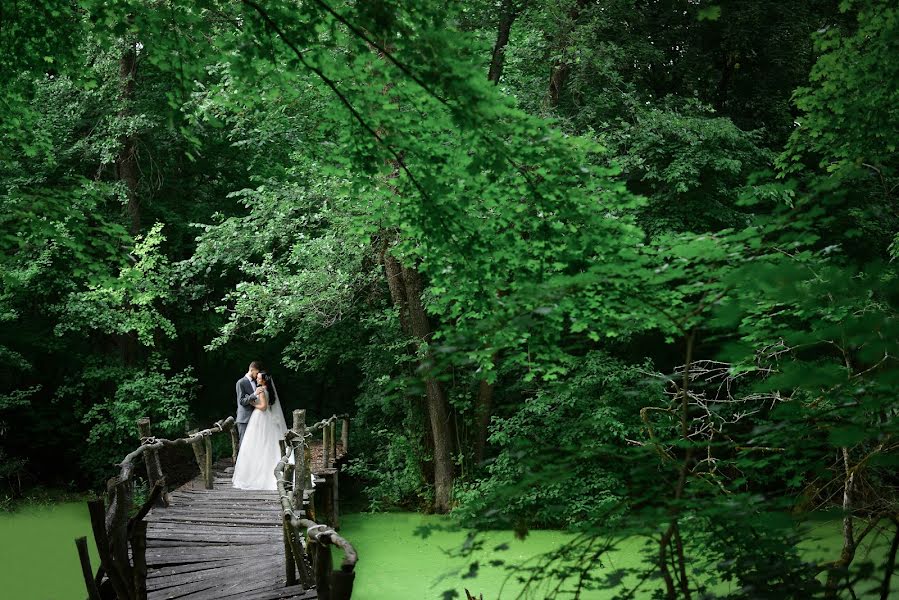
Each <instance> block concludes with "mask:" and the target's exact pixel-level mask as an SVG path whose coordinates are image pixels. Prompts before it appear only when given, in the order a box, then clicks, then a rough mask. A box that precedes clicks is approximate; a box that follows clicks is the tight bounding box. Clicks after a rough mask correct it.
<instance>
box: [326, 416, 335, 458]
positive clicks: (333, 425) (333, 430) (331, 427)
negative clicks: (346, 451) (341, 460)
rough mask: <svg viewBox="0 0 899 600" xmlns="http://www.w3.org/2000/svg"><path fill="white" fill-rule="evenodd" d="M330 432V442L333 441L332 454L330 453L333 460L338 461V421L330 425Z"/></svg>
mask: <svg viewBox="0 0 899 600" xmlns="http://www.w3.org/2000/svg"><path fill="white" fill-rule="evenodd" d="M328 432H329V433H330V435H329V436H328V437H329V438H330V441H331V452H330V456H331V460H333V461H336V460H337V440H336V439H335V438H336V435H337V422H336V421H332V422H331V423H330V424H329V425H328Z"/></svg>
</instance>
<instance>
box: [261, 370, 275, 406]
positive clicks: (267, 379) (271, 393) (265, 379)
mask: <svg viewBox="0 0 899 600" xmlns="http://www.w3.org/2000/svg"><path fill="white" fill-rule="evenodd" d="M259 374H260V375H262V383H263V384H265V389H267V390H268V397H269V404H274V403H275V402H277V401H278V394H277V392H275V389H274V387H275V386H273V385H272V376H271V375H269V374H268V373H267V372H266V371H259Z"/></svg>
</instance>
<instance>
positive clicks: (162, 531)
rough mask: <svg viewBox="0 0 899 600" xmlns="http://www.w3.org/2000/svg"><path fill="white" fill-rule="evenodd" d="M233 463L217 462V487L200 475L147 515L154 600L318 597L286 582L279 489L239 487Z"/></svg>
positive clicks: (150, 589) (151, 599) (149, 577)
mask: <svg viewBox="0 0 899 600" xmlns="http://www.w3.org/2000/svg"><path fill="white" fill-rule="evenodd" d="M230 463H231V461H230V459H228V460H226V461H221V462H219V463H216V465H215V480H214V488H213V489H212V490H207V489H205V487H204V486H203V480H202V477H199V476H198V477H197V478H195V479H194V480H192V481H190V482H188V483H187V484H185V485H183V486H182V487H180V488H178V489H177V490H176V491H174V492H172V494H171V498H172V505H171V506H169V507H168V508H155V509H153V510H152V511H150V514H149V515H147V518H146V521H147V565H148V574H147V591H148V598H149V600H162V599H168V598H171V599H174V598H183V599H184V600H219V599H231V600H237V599H241V600H272V599H275V598H292V599H295V600H306V599H311V598H317V597H318V596H317V594H316V592H315V590H304V589H303V588H302V587H301V586H299V585H296V586H291V587H285V572H284V571H285V567H284V541H283V540H284V538H283V534H282V513H281V509H280V504H279V502H278V495H277V492H266V491H245V490H236V489H234V488H232V487H231V472H232V470H233V467H231V466H230Z"/></svg>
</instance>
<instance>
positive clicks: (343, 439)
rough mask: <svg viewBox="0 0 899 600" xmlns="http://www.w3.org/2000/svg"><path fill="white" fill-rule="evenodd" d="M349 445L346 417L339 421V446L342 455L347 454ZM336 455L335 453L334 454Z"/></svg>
mask: <svg viewBox="0 0 899 600" xmlns="http://www.w3.org/2000/svg"><path fill="white" fill-rule="evenodd" d="M349 444H350V419H349V418H348V417H344V418H343V419H342V420H341V424H340V445H341V446H343V454H344V455H347V454H349V452H350V451H349ZM335 454H336V452H335Z"/></svg>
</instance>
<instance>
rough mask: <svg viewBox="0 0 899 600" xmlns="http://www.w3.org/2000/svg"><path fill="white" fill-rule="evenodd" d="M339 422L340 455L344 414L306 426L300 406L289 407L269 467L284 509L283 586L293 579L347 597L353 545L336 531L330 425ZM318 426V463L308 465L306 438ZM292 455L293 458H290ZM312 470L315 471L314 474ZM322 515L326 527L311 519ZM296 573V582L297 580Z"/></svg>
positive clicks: (331, 597)
mask: <svg viewBox="0 0 899 600" xmlns="http://www.w3.org/2000/svg"><path fill="white" fill-rule="evenodd" d="M337 421H340V422H341V445H342V451H343V452H342V455H344V456H345V455H346V452H347V444H348V434H349V417H348V416H347V415H334V416H332V417H330V418H328V419H325V420H323V421H320V422H319V423H316V424H315V425H312V426H311V427H309V428H307V427H306V411H305V410H295V411H293V427H292V428H291V429H290V430H289V431H288V432H287V435H286V436H285V443H284V444H283V445H282V450H283V452H282V453H283V456H282V457H281V460H280V461H279V462H278V465H277V466H276V467H275V477H276V479H277V481H278V495H279V497H280V500H281V508H282V510H283V512H284V553H285V559H286V560H285V565H286V570H287V573H286V575H287V582H288V585H292V584H295V583H297V582H299V583H300V584H302V585H303V587H305V588H312V587H315V589H316V591H317V593H318V597H319V598H320V599H323V600H349V599H350V597H351V595H352V593H353V580H354V579H355V571H354V569H355V567H356V561H357V559H358V557H357V556H356V551H355V550H354V549H353V546H352V545H351V544H350V543H349V542H347V541H346V540H345V539H344V538H342V537H341V536H340V535H338V534H337V532H336V531H335V529H336V528H337V526H338V518H339V517H338V515H339V510H338V507H337V490H338V488H337V469H333V468H332V464H336V461H337V460H338V458H339V457H338V455H337V445H336V440H335V437H336V433H335V432H336V424H337ZM319 429H321V431H322V459H321V468H320V469H319V470H318V471H317V472H316V471H315V470H314V467H313V465H312V453H311V446H310V445H309V444H308V443H307V441H306V440H307V438H311V437H312V435H313V433H314V432H316V431H317V430H319ZM291 459H293V460H291ZM315 475H318V477H316V476H315ZM325 515H327V517H328V520H329V521H330V526H328V525H323V524H319V523H316V522H315V520H312V519H310V518H309V517H312V518H313V519H316V520H318V519H320V518H321V517H323V516H325ZM330 545H334V546H337V547H338V548H340V549H341V550H342V551H343V556H344V558H343V561H342V562H341V565H340V569H339V570H336V571H335V570H334V568H333V564H332V561H331V550H330V548H329V547H328V546H330ZM298 576H299V581H298Z"/></svg>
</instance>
